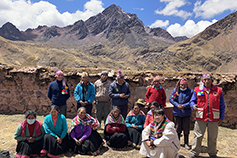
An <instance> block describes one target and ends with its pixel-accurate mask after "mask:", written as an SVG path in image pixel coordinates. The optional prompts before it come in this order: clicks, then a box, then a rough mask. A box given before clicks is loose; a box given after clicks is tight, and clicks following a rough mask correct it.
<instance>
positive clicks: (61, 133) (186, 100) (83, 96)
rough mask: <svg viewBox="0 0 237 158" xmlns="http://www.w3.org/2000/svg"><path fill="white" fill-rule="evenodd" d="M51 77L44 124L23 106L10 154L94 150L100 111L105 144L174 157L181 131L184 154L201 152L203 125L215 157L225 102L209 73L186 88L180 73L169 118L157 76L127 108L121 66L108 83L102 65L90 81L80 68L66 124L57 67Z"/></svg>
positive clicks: (63, 86)
mask: <svg viewBox="0 0 237 158" xmlns="http://www.w3.org/2000/svg"><path fill="white" fill-rule="evenodd" d="M55 77H56V80H55V81H53V82H51V83H50V85H49V90H48V97H49V98H50V100H51V104H52V105H51V111H50V114H49V115H47V116H46V117H45V120H44V126H43V125H42V123H40V122H38V121H37V120H36V113H35V112H34V111H27V112H26V120H25V121H23V122H22V123H21V124H20V125H19V126H18V128H17V131H16V133H15V136H14V138H15V139H16V140H17V141H18V143H17V148H16V152H17V154H16V157H30V156H35V155H40V156H46V155H47V156H49V157H58V156H60V155H61V154H62V153H63V152H64V151H66V150H70V151H72V152H74V153H75V154H92V155H97V154H98V153H99V152H100V149H101V147H102V145H103V140H102V138H101V136H100V135H99V133H98V132H97V129H101V121H102V118H103V116H104V133H103V138H104V140H105V144H106V146H107V147H109V148H112V149H116V150H121V149H123V148H124V147H125V146H126V145H129V146H132V147H134V148H135V149H138V150H140V151H139V153H140V154H141V155H144V156H146V157H160V158H170V157H175V158H176V157H178V156H179V155H178V151H179V149H180V137H181V136H182V131H183V135H184V147H185V148H186V149H188V150H190V149H191V152H190V155H189V157H191V158H193V157H197V156H198V155H199V153H200V152H201V142H202V138H203V135H204V132H205V129H206V128H208V154H209V155H210V157H212V158H216V157H217V156H216V154H217V150H216V139H217V133H218V125H220V124H221V122H222V120H223V119H224V112H225V103H224V99H223V94H222V89H221V88H220V87H216V86H214V85H213V77H212V75H211V74H210V73H205V74H204V75H203V76H202V79H201V81H200V85H199V86H198V87H196V88H195V89H194V90H192V89H190V88H188V80H187V79H186V78H182V79H180V80H179V81H178V83H177V84H176V87H175V88H174V90H173V92H172V94H171V96H170V98H169V101H170V103H171V104H173V115H174V119H173V120H174V122H172V120H169V119H168V118H167V117H166V114H165V111H164V108H165V106H166V94H165V90H164V88H163V87H161V80H160V78H159V77H155V78H154V79H153V82H152V86H150V87H149V88H148V90H147V92H146V94H145V100H143V99H138V101H137V102H135V103H134V104H133V106H132V109H131V110H130V111H129V112H128V98H129V97H130V89H129V85H128V83H127V82H126V81H125V80H124V75H123V73H122V72H121V71H118V74H117V77H116V80H115V81H114V82H112V83H111V82H110V81H109V80H108V72H107V71H102V72H101V78H100V79H99V80H97V81H96V82H95V83H94V84H92V83H91V82H90V81H89V76H88V74H87V73H85V72H83V73H82V77H81V82H80V83H78V85H77V86H76V88H75V90H74V97H75V100H76V101H77V109H78V113H77V116H76V117H75V118H74V119H73V120H72V122H71V125H70V126H69V128H68V125H67V122H66V112H67V108H66V100H67V99H68V98H69V97H70V91H69V88H68V84H67V83H66V82H65V79H64V75H63V72H62V71H61V70H59V71H58V72H56V75H55ZM93 101H95V103H96V118H94V117H92V116H91V111H92V103H93ZM110 104H112V110H111V111H110ZM192 110H194V111H195V120H196V121H195V126H194V139H193V144H192V147H191V148H190V146H189V133H190V117H191V115H192Z"/></svg>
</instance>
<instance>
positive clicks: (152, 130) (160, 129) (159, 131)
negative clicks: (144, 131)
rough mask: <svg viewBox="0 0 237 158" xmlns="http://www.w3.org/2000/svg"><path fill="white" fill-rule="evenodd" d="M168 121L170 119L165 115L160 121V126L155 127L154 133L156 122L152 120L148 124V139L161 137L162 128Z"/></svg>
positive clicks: (152, 139)
mask: <svg viewBox="0 0 237 158" xmlns="http://www.w3.org/2000/svg"><path fill="white" fill-rule="evenodd" d="M169 122H170V120H169V119H168V118H166V117H165V118H164V120H163V122H162V123H161V126H160V127H159V128H158V129H157V131H156V133H155V127H156V124H157V122H156V121H152V123H151V124H150V130H151V136H150V141H154V140H156V139H159V138H160V137H162V135H163V131H164V128H165V126H166V125H167V124H168V123H169Z"/></svg>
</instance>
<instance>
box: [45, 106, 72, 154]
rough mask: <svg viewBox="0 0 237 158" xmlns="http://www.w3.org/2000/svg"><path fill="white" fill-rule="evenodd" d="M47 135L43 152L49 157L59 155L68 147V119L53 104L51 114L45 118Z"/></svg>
mask: <svg viewBox="0 0 237 158" xmlns="http://www.w3.org/2000/svg"><path fill="white" fill-rule="evenodd" d="M44 126H45V133H46V134H45V135H44V144H43V148H42V150H41V153H42V154H44V156H46V155H47V156H48V157H59V156H61V154H62V153H63V152H64V151H65V149H66V144H67V140H68V138H67V137H66V135H67V130H68V126H67V121H66V118H65V116H64V115H63V114H60V113H59V109H58V107H57V106H55V105H51V111H50V114H49V115H47V116H46V117H45V119H44Z"/></svg>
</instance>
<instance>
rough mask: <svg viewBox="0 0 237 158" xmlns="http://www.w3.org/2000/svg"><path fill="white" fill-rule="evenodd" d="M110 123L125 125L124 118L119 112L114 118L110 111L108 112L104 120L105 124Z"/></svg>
mask: <svg viewBox="0 0 237 158" xmlns="http://www.w3.org/2000/svg"><path fill="white" fill-rule="evenodd" d="M111 123H118V124H124V125H126V124H125V121H124V118H123V116H122V115H121V114H119V116H118V117H116V118H115V117H114V116H113V114H112V113H109V115H108V116H107V119H106V121H105V125H107V124H111Z"/></svg>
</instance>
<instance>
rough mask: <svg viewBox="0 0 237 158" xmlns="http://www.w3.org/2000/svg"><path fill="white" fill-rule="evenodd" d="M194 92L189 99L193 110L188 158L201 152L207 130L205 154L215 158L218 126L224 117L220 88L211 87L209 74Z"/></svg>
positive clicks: (223, 103)
mask: <svg viewBox="0 0 237 158" xmlns="http://www.w3.org/2000/svg"><path fill="white" fill-rule="evenodd" d="M194 91H195V93H196V95H195V96H193V97H192V98H191V107H192V109H193V110H195V124H194V138H193V145H192V149H191V153H190V155H189V157H191V158H194V157H197V156H198V155H199V153H200V152H201V145H202V139H203V136H204V133H205V131H206V128H207V132H208V133H207V135H208V137H207V144H208V145H207V152H208V154H209V156H210V157H211V158H217V155H216V154H217V150H216V143H217V142H216V140H217V135H218V126H219V125H220V124H221V123H222V121H223V119H224V117H225V102H224V97H223V93H222V88H221V87H216V86H214V85H213V77H212V74H211V73H205V74H203V76H202V79H201V82H200V85H199V87H195V89H194Z"/></svg>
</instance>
